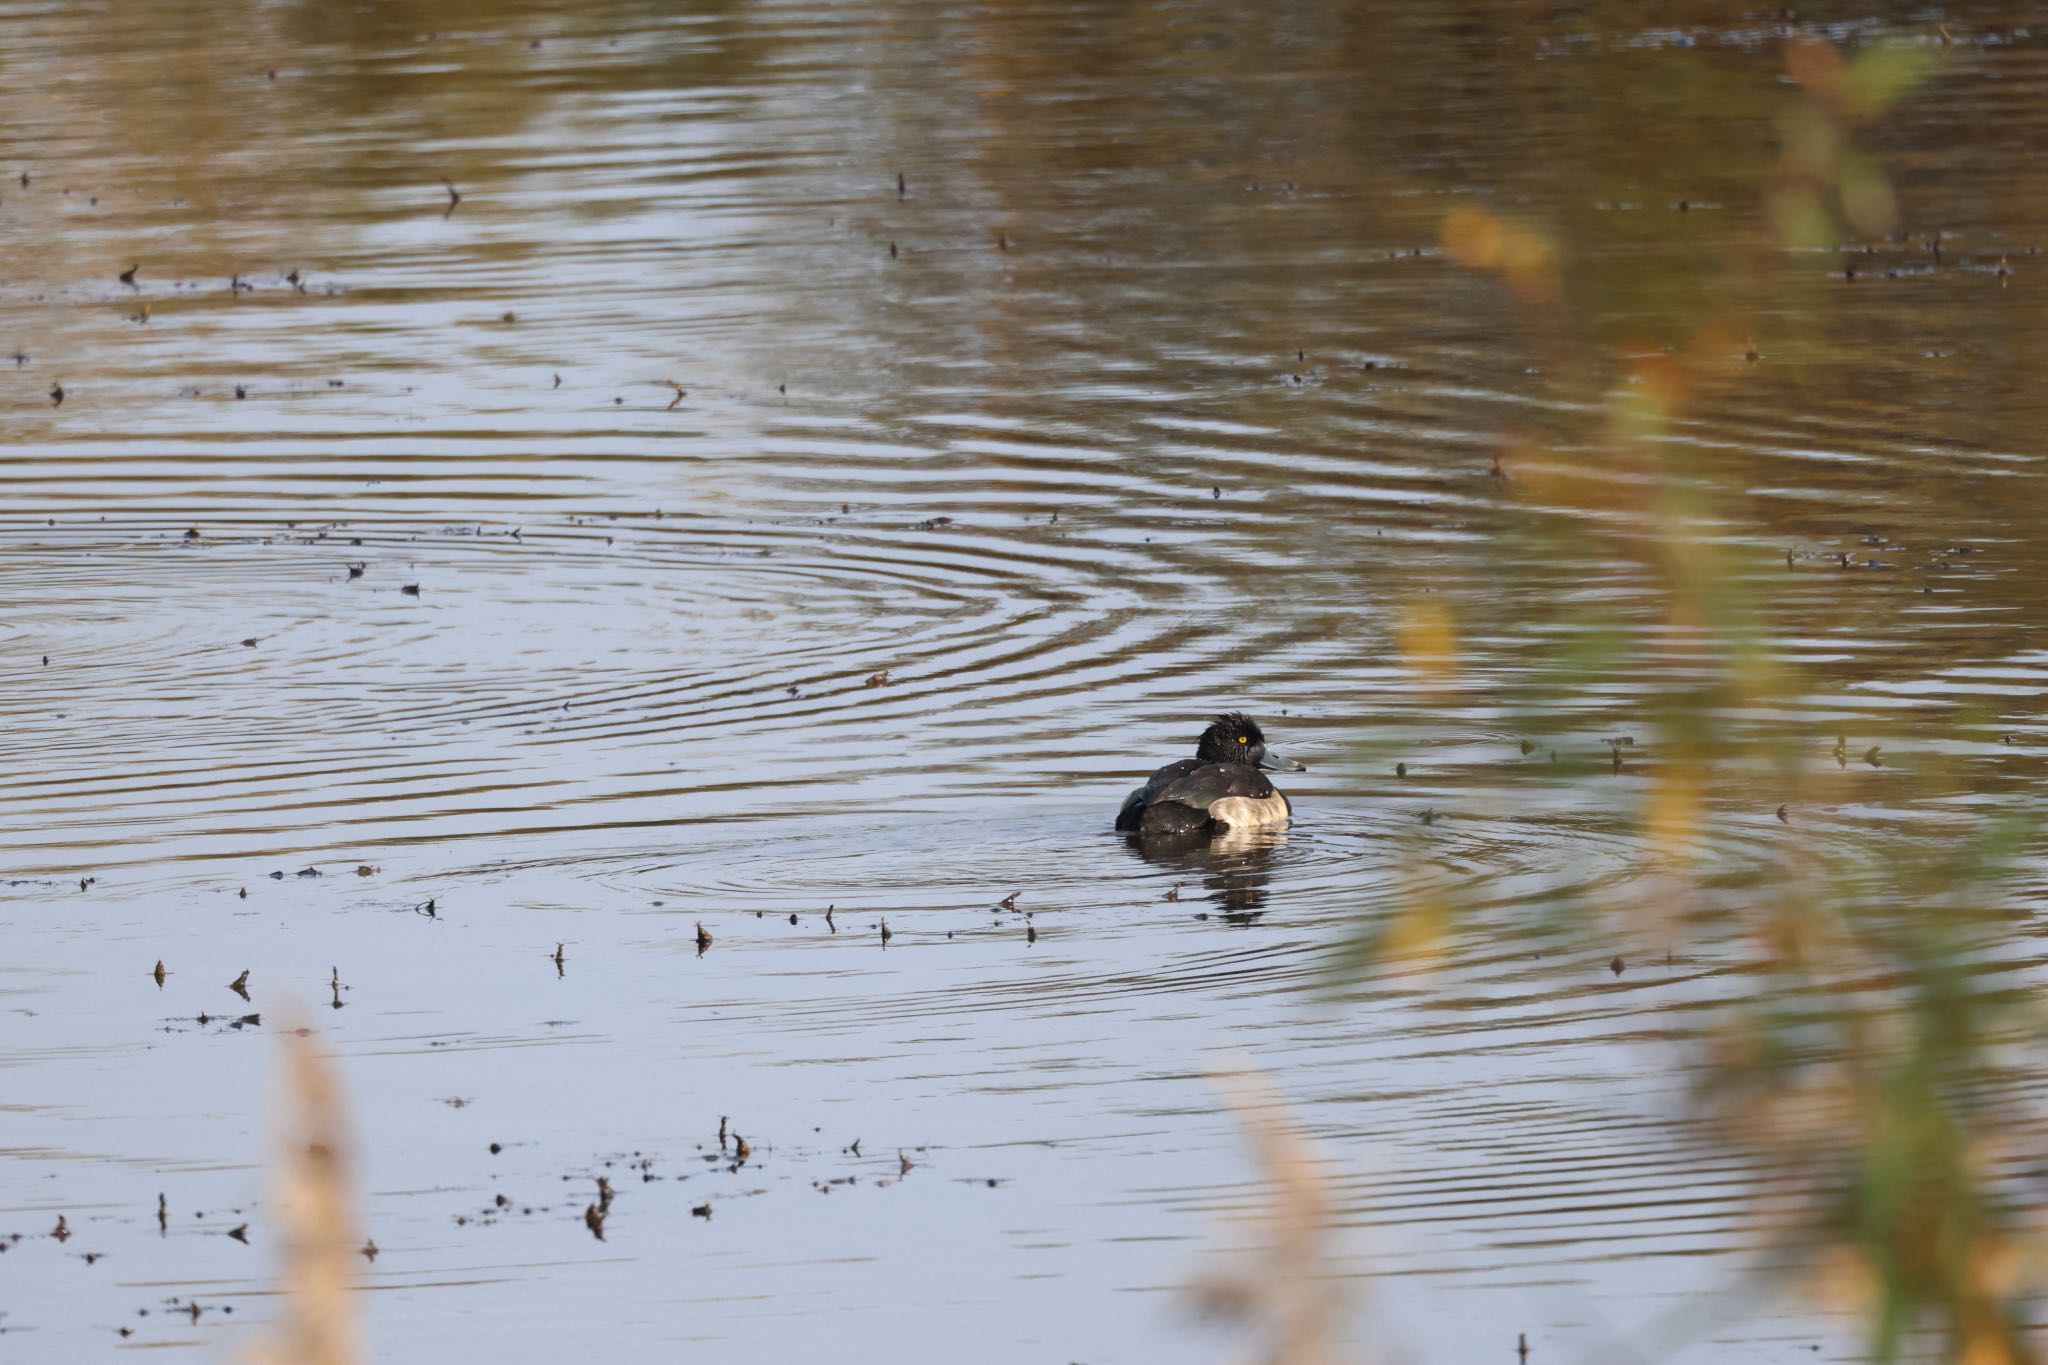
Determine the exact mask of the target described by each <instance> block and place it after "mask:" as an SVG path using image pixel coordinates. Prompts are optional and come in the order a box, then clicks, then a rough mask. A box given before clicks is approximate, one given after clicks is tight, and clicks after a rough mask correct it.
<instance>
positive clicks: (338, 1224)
mask: <svg viewBox="0 0 2048 1365" xmlns="http://www.w3.org/2000/svg"><path fill="white" fill-rule="evenodd" d="M283 1041H284V1049H285V1055H284V1066H283V1070H282V1076H281V1079H282V1081H283V1084H282V1085H281V1086H280V1087H279V1095H280V1098H281V1101H282V1113H281V1115H280V1129H279V1143H280V1146H279V1152H278V1162H277V1169H276V1172H275V1180H276V1189H275V1196H274V1197H275V1200H276V1205H277V1218H278V1226H279V1231H280V1233H281V1235H282V1245H283V1265H282V1266H281V1267H280V1274H279V1285H278V1289H279V1302H280V1304H281V1306H282V1309H283V1311H282V1313H281V1315H280V1317H279V1319H278V1321H277V1323H276V1325H275V1326H274V1327H273V1328H272V1329H271V1332H270V1335H269V1338H268V1340H266V1341H264V1342H262V1343H261V1344H260V1345H259V1346H258V1347H257V1348H256V1350H255V1351H254V1353H253V1355H252V1359H253V1360H254V1361H255V1362H257V1363H258V1365H355V1362H357V1361H359V1360H361V1359H362V1358H363V1350H362V1328H361V1325H360V1323H359V1321H358V1316H357V1312H356V1298H355V1264H354V1262H355V1248H356V1246H357V1245H358V1242H357V1237H356V1219H355V1200H354V1193H353V1190H352V1188H351V1184H350V1171H349V1134H348V1114H347V1108H346V1105H345V1103H344V1101H343V1099H342V1095H341V1088H340V1085H339V1083H338V1082H337V1080H336V1078H335V1074H334V1066H333V1063H331V1062H330V1061H329V1060H328V1059H327V1057H326V1055H325V1054H324V1053H322V1052H321V1050H320V1048H319V1046H318V1045H317V1044H316V1043H315V1042H314V1041H313V1035H312V1033H311V1031H310V1030H308V1029H305V1028H302V1027H293V1028H287V1029H286V1030H284V1033H283Z"/></svg>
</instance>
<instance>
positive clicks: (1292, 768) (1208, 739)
mask: <svg viewBox="0 0 2048 1365" xmlns="http://www.w3.org/2000/svg"><path fill="white" fill-rule="evenodd" d="M1195 757H1196V758H1199V759H1201V760H1202V761H1203V762H1204V763H1242V764H1244V765H1245V766H1246V767H1250V768H1264V769H1266V770H1267V771H1268V772H1276V773H1299V772H1307V771H1308V770H1307V769H1306V768H1304V767H1302V766H1301V764H1299V763H1296V762H1294V761H1293V760H1292V759H1287V758H1282V757H1281V756H1280V755H1278V754H1276V753H1274V752H1273V751H1272V750H1270V749H1268V748H1267V747H1266V736H1265V732H1263V731H1262V730H1260V729H1259V723H1258V722H1257V721H1255V720H1253V719H1252V718H1251V717H1250V716H1247V715H1246V714H1245V713H1244V712H1242V711H1226V712H1224V713H1223V714H1222V715H1220V716H1218V717H1216V719H1215V720H1213V721H1211V722H1209V728H1208V729H1206V730H1204V731H1202V738H1201V741H1200V743H1198V744H1196V745H1195Z"/></svg>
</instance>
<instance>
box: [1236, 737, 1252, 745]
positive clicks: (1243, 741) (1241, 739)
mask: <svg viewBox="0 0 2048 1365" xmlns="http://www.w3.org/2000/svg"><path fill="white" fill-rule="evenodd" d="M1237 742H1238V743H1239V744H1249V743H1251V741H1250V740H1248V739H1246V738H1245V737H1244V736H1243V735H1239V736H1238V737H1237Z"/></svg>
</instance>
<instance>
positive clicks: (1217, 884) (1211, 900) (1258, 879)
mask: <svg viewBox="0 0 2048 1365" xmlns="http://www.w3.org/2000/svg"><path fill="white" fill-rule="evenodd" d="M1125 845H1126V846H1127V847H1128V848H1129V849H1130V850H1131V851H1132V852H1133V853H1135V854H1137V855H1138V856H1139V857H1140V858H1143V859H1144V860H1145V861H1146V862H1148V863H1150V864H1152V865H1153V866H1154V867H1158V868H1164V869H1168V870H1170V871H1172V872H1175V873H1185V874H1187V876H1188V879H1189V880H1190V881H1197V880H1198V881H1199V882H1200V883H1201V885H1202V886H1203V887H1204V888H1205V889H1206V890H1207V892H1208V897H1207V901H1208V904H1207V910H1208V912H1209V913H1213V914H1215V915H1217V916H1218V917H1219V918H1221V919H1223V920H1225V921H1227V922H1228V923H1231V924H1250V923H1251V922H1252V921H1253V920H1255V919H1257V918H1258V917H1259V916H1261V915H1263V914H1265V913H1266V893H1267V888H1268V884H1269V883H1270V882H1271V881H1272V878H1273V866H1272V864H1273V858H1274V855H1275V854H1277V853H1278V852H1279V851H1280V850H1281V849H1282V848H1284V847H1286V845H1287V832H1286V831H1285V830H1280V829H1232V830H1226V831H1225V832H1223V833H1222V834H1218V835H1213V836H1212V835H1209V834H1193V835H1188V834H1183V835H1156V836H1154V837H1152V838H1149V839H1128V840H1126V841H1125ZM1175 889H1176V890H1177V891H1178V890H1179V888H1178V886H1176V888H1175ZM1190 890H1192V888H1190ZM1176 899H1187V900H1193V899H1194V897H1193V896H1191V895H1189V894H1188V893H1187V892H1185V891H1182V892H1180V894H1179V896H1177V897H1176Z"/></svg>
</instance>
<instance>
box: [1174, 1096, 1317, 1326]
mask: <svg viewBox="0 0 2048 1365" xmlns="http://www.w3.org/2000/svg"><path fill="white" fill-rule="evenodd" d="M1214 1083H1215V1085H1216V1088H1217V1090H1218V1091H1219V1092H1220V1093H1221V1095H1222V1097H1223V1100H1224V1103H1225V1104H1227V1105H1228V1106H1229V1108H1230V1111H1231V1113H1232V1114H1233V1115H1234V1116H1235V1117H1236V1119H1237V1122H1238V1126H1239V1128H1241V1129H1242V1130H1243V1132H1244V1135H1245V1139H1246V1141H1247V1142H1248V1143H1249V1144H1250V1147H1251V1155H1252V1161H1253V1164H1254V1165H1255V1166H1256V1167H1257V1168H1258V1172H1259V1175H1260V1177H1261V1178H1262V1180H1263V1181H1264V1183H1265V1186H1266V1189H1265V1192H1264V1197H1263V1199H1262V1201H1261V1203H1260V1204H1259V1205H1258V1206H1257V1207H1256V1208H1254V1209H1253V1210H1252V1212H1251V1213H1250V1214H1249V1215H1248V1217H1247V1219H1246V1223H1245V1226H1247V1227H1248V1228H1250V1229H1252V1230H1253V1239H1252V1240H1253V1243H1254V1245H1253V1248H1252V1250H1251V1251H1250V1252H1249V1253H1247V1254H1240V1255H1238V1256H1236V1257H1235V1258H1233V1259H1232V1261H1231V1262H1230V1263H1229V1266H1228V1268H1226V1269H1221V1270H1218V1271H1216V1272H1213V1273H1211V1274H1209V1275H1206V1276H1204V1277H1203V1278H1201V1279H1199V1280H1198V1281H1197V1282H1196V1284H1195V1295H1196V1302H1197V1303H1198V1304H1199V1306H1200V1307H1201V1308H1202V1309H1203V1310H1204V1311H1205V1312H1207V1313H1209V1314H1211V1315H1213V1316H1214V1317H1216V1318H1218V1319H1221V1320H1223V1321H1227V1322H1231V1323H1235V1324H1237V1325H1239V1326H1242V1327H1244V1328H1245V1329H1246V1330H1247V1331H1249V1332H1250V1333H1251V1335H1252V1336H1253V1337H1254V1338H1255V1339H1256V1340H1257V1341H1258V1342H1259V1346H1258V1351H1257V1354H1256V1355H1255V1356H1254V1357H1253V1358H1254V1359H1256V1360H1258V1361H1260V1362H1262V1365H1333V1362H1335V1361H1336V1360H1337V1359H1338V1356H1337V1354H1336V1344H1335V1343H1336V1333H1337V1326H1338V1322H1339V1313H1340V1309H1341V1307H1342V1295H1341V1291H1340V1288H1339V1285H1340V1283H1341V1281H1340V1279H1339V1273H1338V1270H1337V1267H1336V1265H1335V1263H1334V1259H1333V1257H1332V1254H1331V1251H1330V1248H1329V1238H1330V1224H1331V1214H1332V1211H1333V1200H1332V1197H1331V1193H1330V1189H1329V1184H1328V1182H1327V1181H1326V1180H1325V1179H1324V1177H1323V1173H1322V1166H1323V1158H1322V1157H1321V1156H1320V1155H1319V1154H1318V1153H1317V1152H1316V1150H1315V1149H1314V1147H1313V1145H1312V1144H1311V1143H1310V1142H1309V1140H1308V1139H1307V1138H1306V1137H1305V1136H1304V1135H1303V1134H1302V1132H1301V1129H1300V1127H1299V1125H1298V1124H1297V1123H1296V1122H1295V1121H1294V1118H1293V1115H1292V1114H1291V1113H1289V1112H1288V1110H1287V1108H1286V1106H1285V1104H1284V1102H1283V1101H1282V1100H1281V1098H1280V1096H1279V1095H1278V1094H1277V1093H1276V1092H1275V1091H1274V1090H1273V1089H1272V1087H1271V1086H1270V1085H1269V1084H1268V1083H1267V1082H1266V1081H1265V1079H1264V1078H1263V1077H1261V1076H1259V1075H1257V1074H1256V1073H1254V1072H1252V1071H1249V1070H1243V1069H1240V1070H1235V1071H1227V1072H1221V1073H1218V1074H1217V1075H1216V1076H1215V1077H1214Z"/></svg>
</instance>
